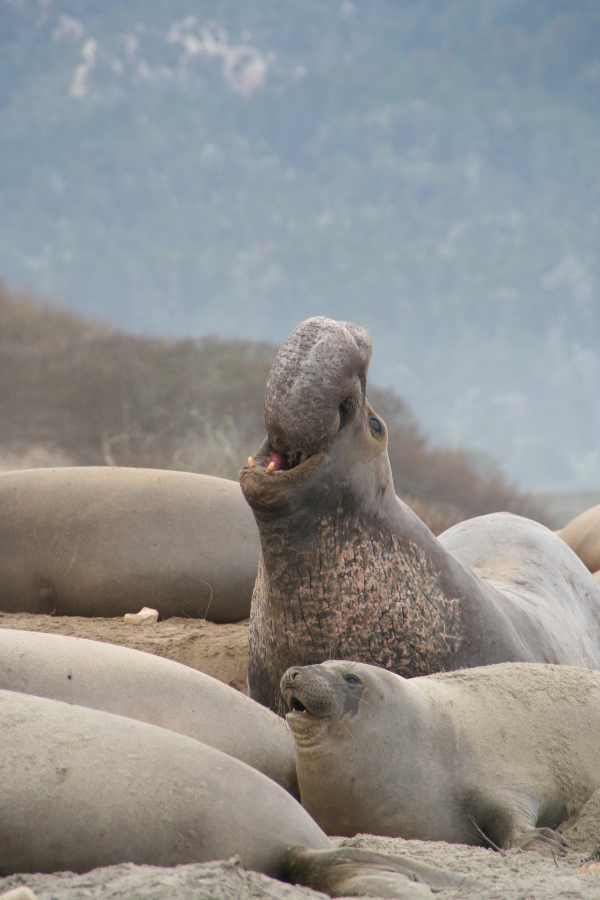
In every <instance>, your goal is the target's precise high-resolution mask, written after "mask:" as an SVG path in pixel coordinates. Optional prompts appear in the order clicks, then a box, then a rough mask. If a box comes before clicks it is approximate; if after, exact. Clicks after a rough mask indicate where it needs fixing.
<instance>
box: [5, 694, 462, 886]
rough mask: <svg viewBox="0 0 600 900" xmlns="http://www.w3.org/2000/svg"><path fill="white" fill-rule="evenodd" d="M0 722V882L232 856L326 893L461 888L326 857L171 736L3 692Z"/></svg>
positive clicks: (417, 872)
mask: <svg viewBox="0 0 600 900" xmlns="http://www.w3.org/2000/svg"><path fill="white" fill-rule="evenodd" d="M0 719H1V721H2V744H1V747H0V874H1V875H10V874H12V873H15V872H57V871H65V870H69V871H72V872H86V871H88V870H90V869H93V868H97V867H100V866H108V865H113V864H116V863H121V862H134V863H138V864H148V865H157V866H174V865H179V864H180V863H191V862H208V861H210V860H215V859H227V858H229V857H232V856H239V857H240V861H241V864H242V865H243V866H244V867H245V868H248V869H253V870H255V871H257V872H263V873H264V874H266V875H270V876H271V877H274V878H281V879H282V880H286V881H287V880H290V881H294V882H298V883H301V884H308V885H309V886H311V887H313V888H315V889H316V890H326V891H328V892H329V893H330V894H331V895H332V896H340V895H342V896H343V895H348V894H354V895H355V896H356V895H364V894H367V895H376V896H385V897H408V898H413V897H414V898H417V897H424V896H430V891H429V887H428V885H431V887H434V888H436V889H439V888H440V887H450V886H457V885H459V884H460V883H461V882H462V881H463V878H461V877H460V876H457V875H454V874H452V873H446V872H444V871H443V870H438V869H436V868H434V867H431V866H427V865H423V864H419V863H411V861H410V860H405V859H403V858H401V857H396V858H395V857H385V856H381V855H379V854H377V853H367V854H365V853H364V852H362V851H360V850H354V851H352V850H351V851H350V852H348V850H336V849H335V848H334V847H333V845H332V844H331V842H330V841H329V839H328V838H327V837H326V835H325V834H324V833H323V831H322V830H321V829H320V828H319V826H318V825H317V824H316V823H315V822H314V821H313V819H311V817H310V816H309V815H308V813H307V812H306V811H305V810H304V809H302V807H301V806H300V804H299V803H297V802H296V800H294V798H293V797H290V795H289V794H288V793H287V792H286V791H284V790H283V789H282V788H280V787H279V785H277V784H275V782H273V781H271V780H270V779H269V778H266V777H265V776H264V775H262V774H261V773H260V772H257V771H256V770H255V769H251V768H250V767H249V766H246V765H245V764H244V763H242V762H239V761H238V760H237V759H233V757H231V756H227V755H226V754H225V753H221V752H220V751H219V750H215V749H213V748H212V747H207V746H206V745H205V744H201V743H200V742H199V741H195V740H192V738H189V737H185V736H183V735H181V734H175V733H174V732H172V731H167V730H166V729H163V728H157V727H156V726H154V725H147V724H146V723H144V722H137V721H135V720H134V719H128V718H125V717H123V716H116V715H113V714H112V713H106V712H100V711H98V710H95V709H86V708H84V707H81V706H71V705H69V704H66V703H61V702H59V701H57V700H47V699H44V698H40V697H33V696H31V695H29V694H18V693H13V692H11V691H0ZM409 879H410V880H409ZM415 881H418V882H420V883H417V884H415V883H414V882H415Z"/></svg>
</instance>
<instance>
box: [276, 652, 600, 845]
mask: <svg viewBox="0 0 600 900" xmlns="http://www.w3.org/2000/svg"><path fill="white" fill-rule="evenodd" d="M281 690H282V693H283V695H284V696H285V698H286V701H287V704H288V708H290V709H291V710H292V711H291V712H290V713H288V716H287V721H288V724H289V726H290V728H291V731H292V734H293V735H294V739H295V742H296V768H297V773H298V781H299V784H300V794H301V797H302V805H303V806H304V807H305V808H306V809H307V810H308V811H309V812H310V814H311V815H312V816H313V817H314V818H315V819H316V821H317V822H318V823H319V824H320V825H321V827H322V828H323V829H324V830H325V831H326V832H327V833H328V834H339V835H354V834H356V833H357V832H363V831H364V832H371V833H373V834H381V835H389V836H395V837H403V838H418V839H421V840H433V841H439V840H442V841H448V842H451V843H465V844H481V845H484V846H485V845H487V846H493V847H496V848H508V847H521V848H523V849H538V850H542V851H547V852H549V851H552V852H554V853H557V852H558V853H560V852H561V851H562V847H563V844H564V842H563V840H562V838H561V837H560V836H559V835H558V834H556V833H555V832H554V831H552V830H551V829H553V828H555V827H556V826H557V825H559V824H560V823H561V822H563V821H565V820H567V819H569V818H571V817H572V816H574V815H575V814H576V813H577V812H578V811H579V810H580V809H581V808H582V806H583V805H584V803H585V802H586V801H587V800H588V799H589V797H590V796H591V795H592V794H593V793H594V791H596V790H597V789H598V788H600V740H599V736H600V672H594V671H591V670H589V669H577V668H572V667H570V666H553V665H539V664H535V663H504V664H501V665H495V666H485V667H482V668H478V669H465V670H463V671H461V672H451V673H446V674H441V673H440V674H437V675H428V676H424V677H418V678H411V679H405V678H402V677H401V676H399V675H395V674H394V673H393V672H389V671H386V670H385V669H379V668H376V667H375V666H369V665H365V664H363V663H352V662H345V661H342V662H326V663H322V664H321V665H316V666H306V667H292V668H291V669H289V670H288V671H287V672H286V673H285V675H284V676H283V678H282V681H281Z"/></svg>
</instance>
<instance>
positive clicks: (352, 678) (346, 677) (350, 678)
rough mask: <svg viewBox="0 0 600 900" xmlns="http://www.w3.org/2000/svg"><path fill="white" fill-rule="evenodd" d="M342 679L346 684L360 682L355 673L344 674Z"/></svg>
mask: <svg viewBox="0 0 600 900" xmlns="http://www.w3.org/2000/svg"><path fill="white" fill-rule="evenodd" d="M344 681H345V682H346V684H360V678H357V677H356V675H350V674H348V675H344Z"/></svg>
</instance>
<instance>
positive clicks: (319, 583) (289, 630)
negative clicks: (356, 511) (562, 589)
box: [248, 514, 464, 714]
mask: <svg viewBox="0 0 600 900" xmlns="http://www.w3.org/2000/svg"><path fill="white" fill-rule="evenodd" d="M265 531H269V532H270V533H269V534H265ZM261 532H262V536H263V556H262V557H261V561H260V565H259V569H258V576H257V579H256V584H255V588H254V595H253V599H252V614H251V620H250V635H249V658H248V684H249V688H250V694H251V696H252V698H253V699H255V700H257V701H258V702H259V703H262V704H264V705H265V706H269V707H270V708H271V709H273V710H275V711H277V712H280V713H281V714H283V713H284V704H283V701H282V699H281V695H280V692H279V682H280V679H281V676H282V675H283V673H284V672H285V671H286V669H287V668H289V667H290V666H292V665H300V664H301V665H308V664H312V663H319V662H323V661H324V660H327V659H352V660H360V661H362V662H366V663H371V664H373V665H376V666H381V667H384V668H387V669H391V670H392V671H394V672H398V673H400V674H402V675H408V676H413V675H425V674H429V673H430V672H436V671H440V670H444V669H446V668H450V667H454V665H453V663H455V660H456V658H457V654H458V651H459V649H460V645H461V643H462V642H463V640H464V638H463V637H462V636H461V628H460V621H459V619H460V601H459V599H458V598H456V599H451V600H448V599H446V598H445V596H444V591H443V587H442V584H441V583H440V577H439V574H437V573H436V572H435V571H434V569H433V566H432V565H431V560H430V559H428V556H427V554H426V553H425V552H424V551H423V549H422V548H421V547H419V546H418V545H417V544H415V543H414V542H411V541H403V540H402V539H399V538H398V536H397V535H395V534H392V533H391V532H389V531H386V530H385V529H383V530H382V528H381V523H376V522H371V523H365V522H359V523H357V522H356V521H354V522H353V523H352V525H350V523H349V522H348V520H347V518H346V519H345V518H344V517H343V516H342V515H341V514H338V515H335V514H329V515H327V516H326V517H325V518H323V519H321V521H320V522H319V523H318V524H317V525H316V526H315V529H314V532H313V536H312V539H308V540H306V541H304V542H301V545H300V546H298V543H297V542H294V544H293V545H290V542H289V540H288V539H287V535H286V533H285V529H283V528H281V527H276V526H274V527H272V528H270V529H269V528H266V527H265V526H263V528H262V529H261ZM401 545H402V546H401ZM400 551H401V552H400Z"/></svg>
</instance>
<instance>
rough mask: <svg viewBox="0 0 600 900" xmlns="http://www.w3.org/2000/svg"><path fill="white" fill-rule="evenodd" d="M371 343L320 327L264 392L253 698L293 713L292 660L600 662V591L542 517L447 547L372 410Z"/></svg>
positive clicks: (250, 469)
mask: <svg viewBox="0 0 600 900" xmlns="http://www.w3.org/2000/svg"><path fill="white" fill-rule="evenodd" d="M370 357H371V341H370V338H369V335H368V334H367V332H366V331H365V330H364V329H363V328H360V327H359V326H358V325H353V324H350V323H345V322H334V321H332V320H331V319H323V318H316V319H309V320H308V321H306V322H303V323H302V324H301V325H299V326H298V327H297V328H296V329H295V330H294V331H293V332H292V334H291V335H290V337H289V338H288V339H287V340H286V341H285V343H284V344H283V346H282V347H281V349H280V350H279V352H278V353H277V356H276V357H275V360H274V362H273V366H272V368H271V371H270V374H269V379H268V382H267V388H266V394H265V427H266V432H267V437H266V439H265V441H264V442H263V444H262V446H261V447H260V449H259V451H258V453H257V455H256V459H255V460H250V461H249V462H250V464H249V465H248V466H247V467H245V468H244V469H242V471H241V473H240V483H241V486H242V490H243V492H244V496H245V497H246V500H247V501H248V503H249V504H250V506H251V507H252V510H253V512H254V515H255V518H256V522H257V524H258V529H259V532H260V540H261V545H262V556H261V561H260V564H259V569H258V575H257V579H256V585H255V588H254V594H253V600H252V613H251V621H250V632H249V644H248V684H249V692H250V696H251V697H253V698H254V699H255V700H258V701H259V702H260V703H263V704H264V705H266V706H270V707H271V709H274V710H279V711H282V710H283V706H282V699H281V696H280V693H279V681H280V679H281V676H282V675H283V673H284V671H285V670H286V669H287V668H288V667H289V666H291V665H301V664H309V663H317V662H322V661H323V660H325V659H331V658H333V659H356V660H359V661H361V662H366V663H373V664H375V665H378V666H382V667H385V668H387V669H390V670H391V671H392V672H397V673H399V674H401V675H406V676H415V675H425V674H429V673H431V672H436V671H445V670H450V669H458V668H460V667H472V666H479V665H487V664H490V663H496V662H506V661H516V662H519V661H521V662H553V663H563V664H567V665H576V666H585V667H595V668H598V667H600V588H599V586H598V584H597V582H596V581H595V580H594V578H593V577H592V575H591V574H590V573H589V572H588V571H587V569H586V568H585V566H584V565H583V564H582V562H581V560H579V559H578V558H577V557H576V556H575V554H574V553H573V552H572V551H571V550H570V549H569V548H568V547H567V546H566V544H565V543H564V542H563V541H561V540H560V539H559V538H558V537H557V536H556V535H555V534H553V533H552V532H551V531H549V530H548V529H547V528H544V527H543V526H542V525H539V524H537V523H535V522H532V521H529V520H528V519H523V518H520V517H518V516H514V515H510V514H508V513H497V514H494V515H491V516H483V517H481V518H477V519H471V520H470V521H468V522H463V523H461V524H460V525H457V526H455V527H454V528H452V529H450V530H449V531H447V532H445V534H443V535H442V536H441V537H440V538H439V539H437V538H435V537H434V535H433V534H432V533H431V531H429V529H428V528H427V527H426V525H424V523H423V522H422V521H421V520H420V519H419V518H418V517H417V516H416V515H415V514H414V513H413V512H412V510H410V509H409V507H408V506H406V505H405V504H404V503H402V502H401V501H400V500H399V499H398V497H397V496H396V494H395V493H394V486H393V483H392V473H391V469H390V464H389V459H388V454H387V434H386V427H385V424H384V422H383V421H382V419H381V417H380V416H378V415H377V413H376V412H375V410H374V409H373V408H372V407H371V405H370V404H369V402H368V400H367V393H366V384H367V369H368V365H369V360H370Z"/></svg>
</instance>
